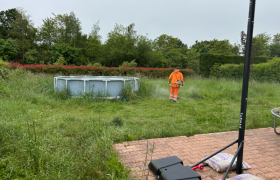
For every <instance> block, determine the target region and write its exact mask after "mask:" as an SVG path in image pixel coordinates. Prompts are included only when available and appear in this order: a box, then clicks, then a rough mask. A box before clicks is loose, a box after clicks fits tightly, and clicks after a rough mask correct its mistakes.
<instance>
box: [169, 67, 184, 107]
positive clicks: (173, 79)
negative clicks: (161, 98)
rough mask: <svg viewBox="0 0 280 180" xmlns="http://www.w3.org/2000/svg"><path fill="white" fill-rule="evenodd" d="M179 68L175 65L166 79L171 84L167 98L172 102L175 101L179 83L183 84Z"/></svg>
mask: <svg viewBox="0 0 280 180" xmlns="http://www.w3.org/2000/svg"><path fill="white" fill-rule="evenodd" d="M179 69H180V68H179V67H176V68H175V70H174V71H173V72H172V73H171V74H170V76H169V79H168V82H169V84H170V85H171V89H170V98H169V100H170V101H173V102H177V97H178V92H179V88H180V85H182V86H183V85H184V81H183V75H182V73H180V70H179Z"/></svg>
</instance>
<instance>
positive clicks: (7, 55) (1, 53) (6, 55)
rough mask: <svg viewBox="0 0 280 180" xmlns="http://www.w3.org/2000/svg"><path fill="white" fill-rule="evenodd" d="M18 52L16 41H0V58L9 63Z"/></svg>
mask: <svg viewBox="0 0 280 180" xmlns="http://www.w3.org/2000/svg"><path fill="white" fill-rule="evenodd" d="M18 52H19V46H18V44H17V42H16V40H12V39H11V38H9V39H6V40H4V39H0V58H2V59H4V60H8V61H11V60H12V58H13V57H15V56H16V55H17V54H18Z"/></svg>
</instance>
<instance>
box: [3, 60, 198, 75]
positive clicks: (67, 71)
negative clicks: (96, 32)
mask: <svg viewBox="0 0 280 180" xmlns="http://www.w3.org/2000/svg"><path fill="white" fill-rule="evenodd" d="M6 67H7V68H9V69H16V68H18V67H20V68H23V69H26V70H28V71H31V72H33V73H41V72H42V73H46V74H61V75H65V76H69V75H92V76H137V75H141V76H145V77H149V78H167V77H169V75H170V74H171V73H172V72H173V70H174V68H146V67H120V68H118V67H103V66H102V67H95V66H93V67H89V66H83V65H81V66H76V65H56V64H55V65H43V64H39V65H28V64H27V65H22V64H19V63H11V64H8V65H7V66H6ZM180 71H181V73H182V74H183V76H184V77H187V76H191V75H192V74H193V72H194V71H193V70H192V69H181V70H180Z"/></svg>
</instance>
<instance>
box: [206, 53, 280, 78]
mask: <svg viewBox="0 0 280 180" xmlns="http://www.w3.org/2000/svg"><path fill="white" fill-rule="evenodd" d="M279 65H280V58H274V59H272V60H270V61H269V62H266V63H260V64H255V65H254V66H253V67H252V70H251V76H252V78H253V79H255V80H261V81H277V82H280V73H279V72H280V69H279V67H280V66H279ZM243 72H244V64H239V65H237V64H224V65H221V66H220V65H219V64H216V65H214V66H212V69H211V73H210V75H211V76H215V77H226V78H242V77H243Z"/></svg>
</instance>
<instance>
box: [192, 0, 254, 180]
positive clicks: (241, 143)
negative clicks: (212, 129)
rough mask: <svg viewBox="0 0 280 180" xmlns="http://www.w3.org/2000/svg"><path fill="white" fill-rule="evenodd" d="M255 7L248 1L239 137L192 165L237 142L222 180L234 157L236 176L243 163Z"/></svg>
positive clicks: (252, 0)
mask: <svg viewBox="0 0 280 180" xmlns="http://www.w3.org/2000/svg"><path fill="white" fill-rule="evenodd" d="M255 5H256V0H250V7H249V19H248V28H247V41H246V54H245V63H244V74H243V86H242V97H241V111H240V122H239V137H238V139H237V140H236V141H234V142H232V143H231V144H229V145H228V146H226V147H224V148H222V149H221V150H219V151H217V152H216V153H214V154H212V155H210V156H208V157H207V158H205V159H203V160H202V161H200V162H198V163H197V164H195V165H193V166H192V167H195V166H197V165H199V164H201V163H203V162H204V161H206V160H207V159H210V158H211V157H213V156H215V155H216V154H218V153H219V152H221V151H223V150H225V149H227V148H229V147H230V146H232V145H233V144H235V143H237V142H238V149H237V151H236V153H235V155H234V157H233V159H232V161H231V163H230V166H229V167H228V169H227V171H226V173H225V175H224V177H223V180H225V178H226V177H227V175H228V173H229V171H230V169H231V167H232V165H233V163H234V161H235V159H236V157H237V163H236V174H242V173H243V169H242V161H243V149H244V135H245V121H246V108H247V100H248V99H247V97H248V85H249V74H250V58H251V49H252V39H253V28H254V17H255Z"/></svg>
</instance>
